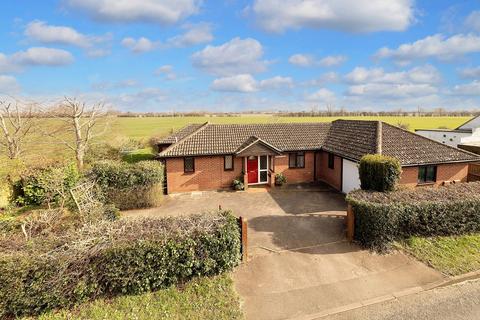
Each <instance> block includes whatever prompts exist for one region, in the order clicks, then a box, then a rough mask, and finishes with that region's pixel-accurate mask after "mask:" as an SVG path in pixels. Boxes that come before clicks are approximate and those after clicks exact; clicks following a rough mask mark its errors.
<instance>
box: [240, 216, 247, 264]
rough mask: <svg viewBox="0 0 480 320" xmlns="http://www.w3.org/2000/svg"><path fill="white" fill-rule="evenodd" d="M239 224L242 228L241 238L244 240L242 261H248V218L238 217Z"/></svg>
mask: <svg viewBox="0 0 480 320" xmlns="http://www.w3.org/2000/svg"><path fill="white" fill-rule="evenodd" d="M238 226H239V228H240V238H241V241H242V246H241V253H242V262H244V263H245V262H247V254H248V235H247V229H248V224H247V219H245V218H244V217H240V218H238Z"/></svg>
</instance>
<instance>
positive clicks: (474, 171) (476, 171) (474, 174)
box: [468, 163, 480, 182]
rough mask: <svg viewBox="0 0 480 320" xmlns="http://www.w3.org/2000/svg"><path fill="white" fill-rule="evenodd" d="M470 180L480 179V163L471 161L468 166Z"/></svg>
mask: <svg viewBox="0 0 480 320" xmlns="http://www.w3.org/2000/svg"><path fill="white" fill-rule="evenodd" d="M468 181H469V182H470V181H480V163H471V164H470V165H469V166H468Z"/></svg>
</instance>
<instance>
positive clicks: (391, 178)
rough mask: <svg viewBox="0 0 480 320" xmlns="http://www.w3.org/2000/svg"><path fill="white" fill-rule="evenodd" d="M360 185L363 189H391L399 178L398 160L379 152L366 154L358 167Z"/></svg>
mask: <svg viewBox="0 0 480 320" xmlns="http://www.w3.org/2000/svg"><path fill="white" fill-rule="evenodd" d="M358 173H359V176H360V187H361V188H362V189H363V190H375V191H392V190H395V187H396V185H397V183H398V181H399V180H400V174H401V173H402V167H401V165H400V161H398V159H396V158H393V157H388V156H384V155H380V154H367V155H365V156H363V157H362V159H360V164H359V167H358Z"/></svg>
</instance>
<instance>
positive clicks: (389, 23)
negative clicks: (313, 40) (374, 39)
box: [252, 0, 414, 32]
mask: <svg viewBox="0 0 480 320" xmlns="http://www.w3.org/2000/svg"><path fill="white" fill-rule="evenodd" d="M252 11H253V13H254V14H255V17H256V20H257V22H258V24H259V25H260V26H261V27H262V28H264V29H265V30H267V31H270V32H283V31H285V30H286V29H292V28H293V29H298V28H302V27H308V28H315V29H333V30H342V31H348V32H374V31H403V30H405V29H407V28H408V26H409V25H410V24H411V23H412V22H413V21H414V9H413V1H412V0H389V1H385V0H356V1H351V0H283V1H282V2H281V3H279V2H278V1H277V0H256V1H255V2H254V4H253V7H252Z"/></svg>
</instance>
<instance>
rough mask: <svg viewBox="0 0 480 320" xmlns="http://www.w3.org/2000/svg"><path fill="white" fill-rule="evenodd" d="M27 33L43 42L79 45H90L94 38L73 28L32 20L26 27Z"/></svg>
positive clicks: (28, 35)
mask: <svg viewBox="0 0 480 320" xmlns="http://www.w3.org/2000/svg"><path fill="white" fill-rule="evenodd" d="M25 35H26V36H27V37H29V38H31V39H34V40H36V41H39V42H42V43H47V44H50V43H59V44H69V45H74V46H78V47H84V48H85V47H89V46H91V45H92V42H93V39H91V38H90V37H88V36H86V35H84V34H81V33H79V32H78V31H76V30H75V29H73V28H70V27H64V26H51V25H47V24H46V23H45V22H43V21H32V22H30V23H29V24H28V25H27V27H26V28H25Z"/></svg>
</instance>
